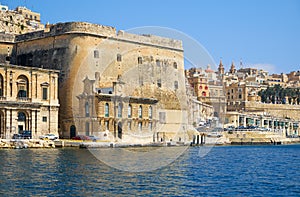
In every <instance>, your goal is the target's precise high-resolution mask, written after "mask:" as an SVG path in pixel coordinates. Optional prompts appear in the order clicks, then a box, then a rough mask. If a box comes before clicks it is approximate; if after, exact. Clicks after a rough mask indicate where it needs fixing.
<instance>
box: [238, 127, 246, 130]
mask: <svg viewBox="0 0 300 197" xmlns="http://www.w3.org/2000/svg"><path fill="white" fill-rule="evenodd" d="M244 129H246V127H244V126H238V127H237V128H236V130H244Z"/></svg>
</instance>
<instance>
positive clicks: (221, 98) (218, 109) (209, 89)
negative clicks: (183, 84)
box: [185, 66, 226, 120]
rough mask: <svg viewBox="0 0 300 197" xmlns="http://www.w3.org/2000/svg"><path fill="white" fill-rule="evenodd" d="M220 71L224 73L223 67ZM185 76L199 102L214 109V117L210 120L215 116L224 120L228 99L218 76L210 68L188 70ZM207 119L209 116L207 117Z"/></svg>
mask: <svg viewBox="0 0 300 197" xmlns="http://www.w3.org/2000/svg"><path fill="white" fill-rule="evenodd" d="M219 70H221V72H222V67H221V68H220V69H219ZM185 75H186V78H187V80H188V83H189V84H190V87H191V88H192V89H193V91H194V94H195V97H196V98H197V100H198V101H199V102H200V103H203V104H205V105H209V106H211V107H212V108H213V113H212V114H213V115H211V116H210V119H211V118H212V117H213V116H214V117H218V118H220V119H221V120H223V114H224V113H225V112H226V99H225V95H224V88H223V84H222V83H221V81H220V80H218V77H219V76H218V74H217V73H216V72H214V71H213V70H212V69H211V68H210V66H207V69H205V70H202V69H200V68H191V69H189V70H186V71H185ZM204 109H206V108H204ZM208 111H209V110H208ZM205 117H208V116H207V115H205Z"/></svg>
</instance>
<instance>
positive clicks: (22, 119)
mask: <svg viewBox="0 0 300 197" xmlns="http://www.w3.org/2000/svg"><path fill="white" fill-rule="evenodd" d="M24 130H26V114H25V113H24V112H19V113H18V133H20V134H21V133H22V132H23V131H24Z"/></svg>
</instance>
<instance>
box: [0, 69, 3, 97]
mask: <svg viewBox="0 0 300 197" xmlns="http://www.w3.org/2000/svg"><path fill="white" fill-rule="evenodd" d="M0 96H3V77H2V75H1V74H0Z"/></svg>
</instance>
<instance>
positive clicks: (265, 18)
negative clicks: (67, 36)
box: [0, 0, 300, 73]
mask: <svg viewBox="0 0 300 197" xmlns="http://www.w3.org/2000/svg"><path fill="white" fill-rule="evenodd" d="M0 2H1V4H4V5H8V6H9V8H10V9H14V8H15V7H16V6H18V5H22V6H26V7H28V8H29V9H31V10H33V11H36V12H40V13H41V19H42V22H43V23H46V22H50V23H57V22H67V21H85V22H91V23H97V24H103V25H109V26H114V27H116V28H117V29H118V30H120V29H122V30H126V29H130V28H134V27H140V26H162V27H169V28H173V29H177V30H179V31H182V32H184V33H186V34H188V35H189V36H191V37H193V38H195V39H196V40H197V41H198V42H200V43H201V44H202V45H203V46H204V47H205V48H206V50H207V51H208V52H209V53H210V54H211V56H212V57H213V58H214V60H215V62H217V63H218V62H219V60H220V58H222V61H223V64H224V65H225V68H229V66H230V64H231V61H234V62H235V65H236V66H237V67H239V62H240V60H241V59H242V61H243V65H244V67H247V66H254V67H259V68H266V69H267V70H269V71H270V72H271V73H274V72H276V73H280V72H285V73H286V72H289V71H291V70H300V1H299V0H194V1H190V0H185V1H175V0H151V1H143V0H123V1H122V0H119V1H118V0H114V1H101V0H86V1H79V0H72V1H71V0H47V1H43V0H40V1H37V0H0Z"/></svg>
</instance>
